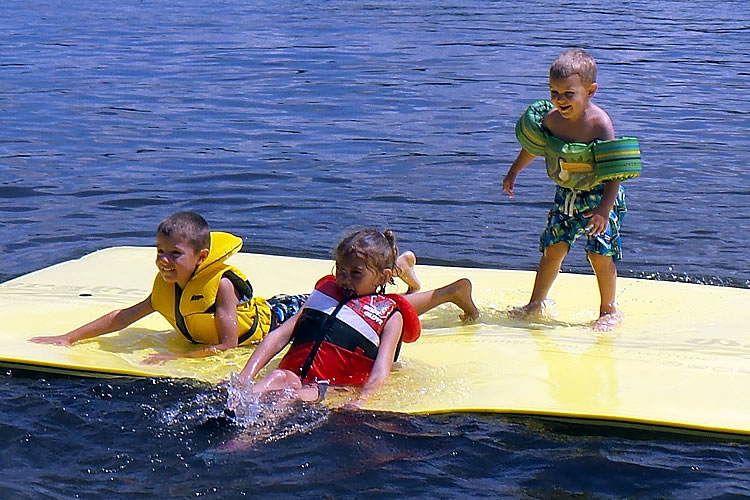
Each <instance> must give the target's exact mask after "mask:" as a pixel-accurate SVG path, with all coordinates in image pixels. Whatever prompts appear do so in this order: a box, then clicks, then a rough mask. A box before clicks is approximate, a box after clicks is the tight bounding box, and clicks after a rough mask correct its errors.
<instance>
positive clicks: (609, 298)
mask: <svg viewBox="0 0 750 500" xmlns="http://www.w3.org/2000/svg"><path fill="white" fill-rule="evenodd" d="M588 258H589V262H590V263H591V267H592V268H593V269H594V274H596V282H597V285H598V286H599V297H600V303H599V319H597V320H596V321H595V322H594V330H599V331H610V330H612V329H614V327H615V326H617V324H618V323H619V322H620V321H621V320H622V318H623V314H622V313H621V312H620V311H619V310H618V309H617V266H615V261H614V260H613V259H612V257H605V256H603V255H599V254H595V253H593V252H589V253H588Z"/></svg>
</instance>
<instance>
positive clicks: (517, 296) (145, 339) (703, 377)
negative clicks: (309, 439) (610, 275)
mask: <svg viewBox="0 0 750 500" xmlns="http://www.w3.org/2000/svg"><path fill="white" fill-rule="evenodd" d="M154 257H155V251H154V249H152V248H140V247H116V248H108V249H105V250H101V251H98V252H95V253H93V254H90V255H87V256H85V257H83V258H81V259H78V260H74V261H69V262H63V263H61V264H57V265H55V266H51V267H49V268H46V269H42V270H40V271H36V272H33V273H30V274H27V275H24V276H21V277H19V278H16V279H13V280H10V281H8V282H6V283H3V284H0V365H2V366H4V367H10V368H23V369H29V370H38V371H42V372H53V373H67V374H74V375H83V376H105V377H111V376H116V375H125V376H145V377H177V378H181V377H189V378H194V379H199V380H202V381H206V382H210V383H216V382H219V381H221V380H223V379H226V378H227V377H228V376H229V375H230V374H231V373H232V372H237V371H239V370H240V369H241V368H242V366H244V363H245V361H246V360H247V358H248V357H249V355H250V353H251V350H252V347H245V348H238V349H234V350H232V351H229V352H226V353H222V354H220V355H217V356H213V357H210V358H204V359H178V360H174V361H169V362H167V363H166V364H164V365H162V366H150V365H143V364H141V363H140V362H141V361H142V360H143V359H144V358H145V357H147V356H148V355H149V354H151V353H154V352H164V351H180V350H189V349H193V348H194V346H192V345H191V344H189V343H188V342H187V341H185V340H184V338H183V337H182V336H181V335H180V334H179V333H176V332H175V331H172V330H171V329H170V327H169V325H168V324H167V322H166V321H164V320H163V319H162V318H160V317H159V316H158V315H157V314H152V315H151V316H149V317H147V318H144V319H143V320H141V321H139V322H137V323H136V324H134V325H132V326H131V327H129V328H127V329H126V330H123V331H121V332H117V333H111V334H109V335H105V336H102V337H99V338H96V339H91V340H88V341H84V342H81V343H79V344H77V345H74V346H73V347H70V348H66V347H58V346H51V345H40V344H32V343H30V342H28V341H27V339H29V338H30V337H33V336H37V335H47V334H59V333H64V332H66V331H68V330H70V329H72V328H74V327H76V326H78V325H80V324H83V323H85V322H87V321H90V320H91V319H94V318H96V317H98V316H100V315H102V314H104V313H106V312H108V311H109V310H111V309H113V308H116V307H121V306H127V305H130V304H133V303H135V302H137V301H139V300H141V299H143V298H145V297H146V296H147V295H148V293H149V291H150V287H151V284H152V281H153V277H154V275H155V272H156V270H155V267H154V263H153V261H154ZM230 262H231V263H232V264H234V265H236V266H237V267H239V268H240V269H242V270H243V271H244V272H245V273H246V274H247V275H248V276H249V278H250V280H251V281H252V283H253V285H254V287H255V292H256V294H258V295H262V296H265V297H270V296H272V295H274V294H276V293H307V292H309V291H310V290H311V289H312V287H313V285H314V283H315V281H316V280H317V279H318V278H319V277H320V276H322V275H324V274H327V273H329V272H330V271H331V267H332V262H331V261H326V260H315V259H301V258H291V257H278V256H270V255H260V254H247V253H241V254H238V255H235V256H234V257H232V258H231V259H230ZM417 271H418V273H419V275H420V277H421V279H422V282H423V285H424V288H425V289H428V288H433V287H438V286H441V285H444V284H447V283H449V282H451V281H453V280H455V279H458V278H460V277H468V278H470V279H471V281H472V282H473V284H474V297H475V300H476V302H477V304H478V306H479V307H480V309H481V310H482V315H481V317H480V319H479V321H478V322H477V323H475V324H472V325H468V326H463V325H461V324H460V321H459V318H458V315H459V312H460V311H459V309H458V308H456V307H455V306H453V305H450V304H449V305H444V306H440V307H439V308H437V309H434V310H433V311H430V312H428V313H426V314H425V315H423V316H422V323H423V334H422V337H421V338H420V339H419V340H418V341H417V342H416V343H414V344H405V345H404V346H403V348H402V351H401V358H400V362H399V363H398V365H397V366H396V367H395V369H394V371H393V374H392V376H391V378H390V379H389V380H388V382H387V384H386V386H385V387H384V388H383V389H382V390H381V392H380V393H379V394H378V395H377V396H376V397H375V398H374V399H373V400H372V401H371V402H370V404H369V406H368V409H372V410H384V411H394V412H402V413H440V412H474V411H476V412H498V413H506V414H516V415H518V414H520V415H536V416H544V417H555V418H558V417H562V418H571V419H592V420H597V421H598V420H604V421H611V422H617V423H625V424H637V425H641V424H645V425H656V426H660V425H666V426H671V427H678V428H682V429H686V430H687V429H691V430H700V431H718V432H729V433H736V434H750V335H748V332H750V328H748V327H749V326H750V290H746V289H737V288H725V287H714V286H705V285H695V284H684V283H671V282H657V281H648V280H637V279H625V278H621V279H619V281H618V288H619V291H618V294H619V295H618V298H619V305H620V308H621V309H622V311H623V312H624V313H625V319H624V320H623V322H622V324H621V325H619V326H618V327H617V328H616V329H615V331H613V332H609V333H598V332H595V331H593V330H592V329H591V326H590V325H591V323H592V321H593V320H594V319H596V312H597V311H598V293H597V291H596V280H595V278H594V277H593V276H587V275H573V274H562V275H560V277H559V278H558V280H557V282H556V283H555V286H554V288H553V290H552V294H551V299H552V300H553V301H554V305H553V307H552V317H551V318H550V319H549V320H544V321H538V322H530V321H521V320H516V319H512V318H510V317H509V316H508V315H507V313H506V310H507V309H508V308H509V307H511V306H514V305H519V304H523V303H524V302H525V300H526V299H527V298H528V295H529V292H530V289H531V286H532V284H533V280H534V273H533V272H528V271H504V270H493V269H467V268H453V267H437V266H423V265H418V266H417Z"/></svg>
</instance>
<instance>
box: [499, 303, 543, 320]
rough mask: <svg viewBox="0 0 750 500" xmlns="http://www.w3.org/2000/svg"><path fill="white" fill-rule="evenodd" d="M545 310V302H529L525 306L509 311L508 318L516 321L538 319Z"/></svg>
mask: <svg viewBox="0 0 750 500" xmlns="http://www.w3.org/2000/svg"><path fill="white" fill-rule="evenodd" d="M544 309H545V307H544V302H529V303H528V304H526V305H525V306H522V307H513V308H511V309H508V316H510V317H511V318H514V319H529V318H538V317H539V316H541V315H542V313H543V312H544Z"/></svg>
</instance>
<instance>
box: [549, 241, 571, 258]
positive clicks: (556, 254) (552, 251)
mask: <svg viewBox="0 0 750 500" xmlns="http://www.w3.org/2000/svg"><path fill="white" fill-rule="evenodd" d="M569 251H570V245H568V244H567V243H564V242H559V243H555V244H553V245H550V246H548V247H546V248H545V249H544V254H543V255H544V256H545V257H546V258H548V259H555V260H562V259H564V258H565V256H566V255H568V252H569Z"/></svg>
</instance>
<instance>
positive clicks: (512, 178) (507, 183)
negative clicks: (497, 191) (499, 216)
mask: <svg viewBox="0 0 750 500" xmlns="http://www.w3.org/2000/svg"><path fill="white" fill-rule="evenodd" d="M517 175H518V174H516V173H513V172H511V171H508V173H507V174H505V177H504V178H503V191H505V192H506V193H508V196H510V197H511V198H513V188H514V187H515V186H516V176H517Z"/></svg>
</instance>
